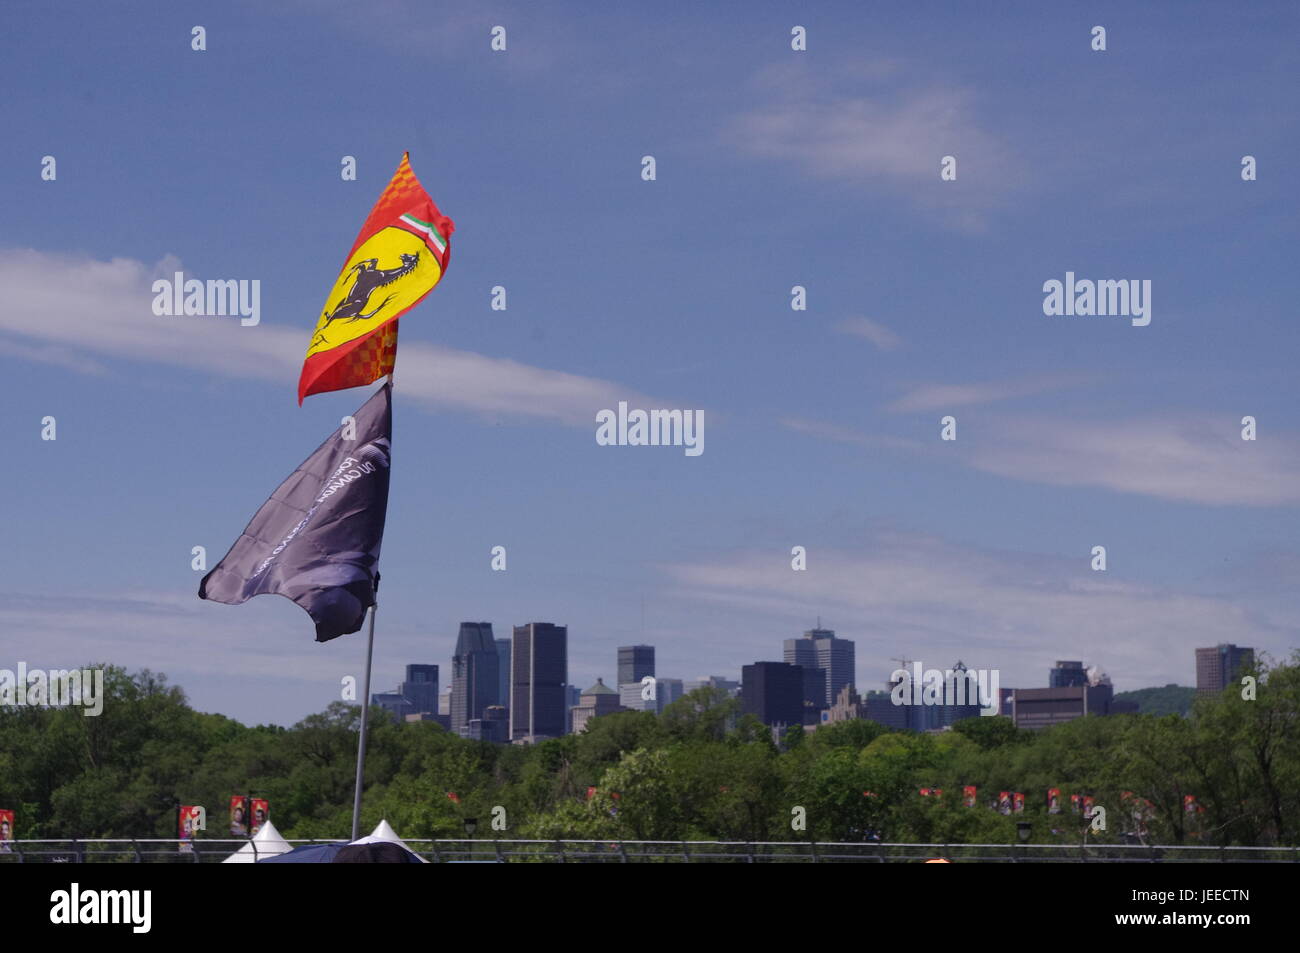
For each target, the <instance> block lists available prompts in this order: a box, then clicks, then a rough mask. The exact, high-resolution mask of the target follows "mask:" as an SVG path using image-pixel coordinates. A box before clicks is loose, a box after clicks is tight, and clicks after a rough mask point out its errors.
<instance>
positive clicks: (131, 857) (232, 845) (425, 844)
mask: <svg viewBox="0 0 1300 953" xmlns="http://www.w3.org/2000/svg"><path fill="white" fill-rule="evenodd" d="M289 843H290V844H291V845H295V846H296V845H299V844H320V843H331V842H330V841H321V840H290V841H289ZM405 843H406V845H407V846H408V847H409V848H410V849H411V850H413V851H415V852H416V853H417V854H419V855H420V856H421V857H423V858H424V859H425V860H428V861H429V862H430V863H578V864H591V863H604V864H629V863H659V864H674V863H691V864H700V863H732V864H736V863H739V864H773V863H780V864H807V863H858V864H863V863H865V864H890V863H921V862H924V861H927V860H946V861H950V862H952V863H1110V864H1114V863H1119V864H1159V863H1246V864H1275V863H1300V847H1203V846H1195V847H1185V846H1174V845H1112V844H1105V845H1100V844H1088V845H1086V846H1079V845H1075V846H1065V845H1058V844H1051V845H1047V844H875V843H814V842H806V841H805V842H793V841H780V842H768V843H754V842H745V841H593V840H505V839H500V840H498V839H493V838H479V839H474V840H470V839H461V840H427V839H418V838H413V839H409V840H406V841H405ZM243 847H251V849H252V850H253V851H254V853H256V852H257V850H258V847H259V845H258V844H257V843H255V842H254V841H251V840H247V839H242V838H231V839H222V838H200V839H197V840H195V841H193V842H192V843H191V844H188V845H182V844H181V842H179V841H177V840H174V839H172V840H166V839H148V838H108V839H92V840H17V841H6V842H4V844H3V848H5V849H0V864H5V863H28V864H31V863H45V864H49V863H56V864H58V863H62V864H68V863H74V864H89V863H140V864H157V863H161V864H212V863H221V862H222V861H224V860H225V859H226V858H227V857H229V856H230V855H231V854H233V853H234V852H235V851H237V850H239V849H240V848H243Z"/></svg>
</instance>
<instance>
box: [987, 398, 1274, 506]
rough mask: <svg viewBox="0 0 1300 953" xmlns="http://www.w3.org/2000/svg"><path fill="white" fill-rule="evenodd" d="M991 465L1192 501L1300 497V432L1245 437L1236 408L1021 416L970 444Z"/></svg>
mask: <svg viewBox="0 0 1300 953" xmlns="http://www.w3.org/2000/svg"><path fill="white" fill-rule="evenodd" d="M962 454H963V457H964V459H965V460H966V461H967V462H968V464H969V465H970V466H972V467H974V468H975V469H977V470H983V471H984V472H986V473H995V474H998V475H1000V476H1007V477H1012V478H1014V479H1018V480H1028V481H1031V482H1035V483H1048V484H1053V485H1056V486H1096V487H1104V488H1106V489H1109V490H1116V491H1119V492H1122V493H1138V494H1142V495H1144V496H1153V497H1159V498H1161V499H1166V500H1178V501H1183V502H1191V503H1209V504H1223V505H1246V506H1278V505H1290V504H1295V503H1300V480H1297V479H1296V474H1297V473H1300V441H1298V440H1297V438H1296V435H1295V434H1291V433H1281V432H1276V431H1275V432H1273V433H1271V434H1270V435H1269V436H1268V438H1267V439H1260V440H1255V441H1246V440H1242V439H1241V428H1240V424H1239V422H1238V420H1237V419H1235V418H1233V417H1232V416H1231V415H1227V414H1225V415H1222V416H1217V417H1209V416H1202V417H1193V416H1183V417H1178V418H1174V417H1163V418H1161V417H1146V418H1140V419H1134V420H1122V421H1104V422H1103V421H1087V420H1080V419H1076V418H1070V417H1013V418H1007V419H1004V420H999V421H996V422H994V423H993V424H991V425H990V426H989V428H988V433H987V439H981V440H980V441H979V442H978V443H975V442H970V443H968V444H965V445H963V448H962Z"/></svg>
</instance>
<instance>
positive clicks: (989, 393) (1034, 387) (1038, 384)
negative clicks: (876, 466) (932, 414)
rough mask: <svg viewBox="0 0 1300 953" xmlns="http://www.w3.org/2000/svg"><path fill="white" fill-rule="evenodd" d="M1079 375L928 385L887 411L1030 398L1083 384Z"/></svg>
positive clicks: (890, 406) (968, 405)
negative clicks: (1034, 395)
mask: <svg viewBox="0 0 1300 953" xmlns="http://www.w3.org/2000/svg"><path fill="white" fill-rule="evenodd" d="M1083 381H1084V378H1082V377H1080V376H1078V375H1072V376H1062V375H1039V376H1036V377H1022V378H1018V379H1016V380H1006V381H985V382H982V383H976V384H926V385H922V386H920V387H915V388H913V389H912V390H910V391H908V392H907V393H906V394H904V395H903V396H902V397H900V398H898V399H897V400H895V401H894V402H893V403H891V404H889V406H888V407H887V408H886V409H888V410H891V411H895V412H898V413H910V412H914V411H930V410H952V409H954V408H957V407H970V406H972V405H975V404H989V403H993V402H995V401H1000V400H1010V399H1012V398H1016V397H1029V396H1031V395H1033V394H1042V393H1045V392H1047V391H1053V390H1060V389H1062V388H1064V387H1071V386H1074V385H1077V384H1080V383H1082V382H1083Z"/></svg>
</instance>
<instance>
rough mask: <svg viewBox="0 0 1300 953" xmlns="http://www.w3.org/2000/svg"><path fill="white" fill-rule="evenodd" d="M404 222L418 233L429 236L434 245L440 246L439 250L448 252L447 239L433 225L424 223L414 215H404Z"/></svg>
mask: <svg viewBox="0 0 1300 953" xmlns="http://www.w3.org/2000/svg"><path fill="white" fill-rule="evenodd" d="M402 221H403V222H405V223H406V224H408V225H410V226H411V227H412V228H414V229H415V230H416V231H418V232H424V233H425V234H427V235H428V236H429V237H430V238H432V239H433V242H434V244H435V245H437V246H438V248H439V250H441V251H446V250H447V239H445V238H443V237H442V235H440V234H439V233H438V230H437V229H436V228H434V227H433V225H432V223H430V222H422V221H420V220H419V219H418V218H416V217H415V216H414V215H403V216H402Z"/></svg>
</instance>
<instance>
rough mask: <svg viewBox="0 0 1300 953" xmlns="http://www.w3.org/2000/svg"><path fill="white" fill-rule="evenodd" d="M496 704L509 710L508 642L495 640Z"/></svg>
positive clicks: (507, 640) (506, 640)
mask: <svg viewBox="0 0 1300 953" xmlns="http://www.w3.org/2000/svg"><path fill="white" fill-rule="evenodd" d="M496 643H497V686H498V687H497V703H498V704H499V705H501V706H502V707H503V708H505V709H506V710H507V711H508V710H509V709H510V640H509V639H497V640H496Z"/></svg>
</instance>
